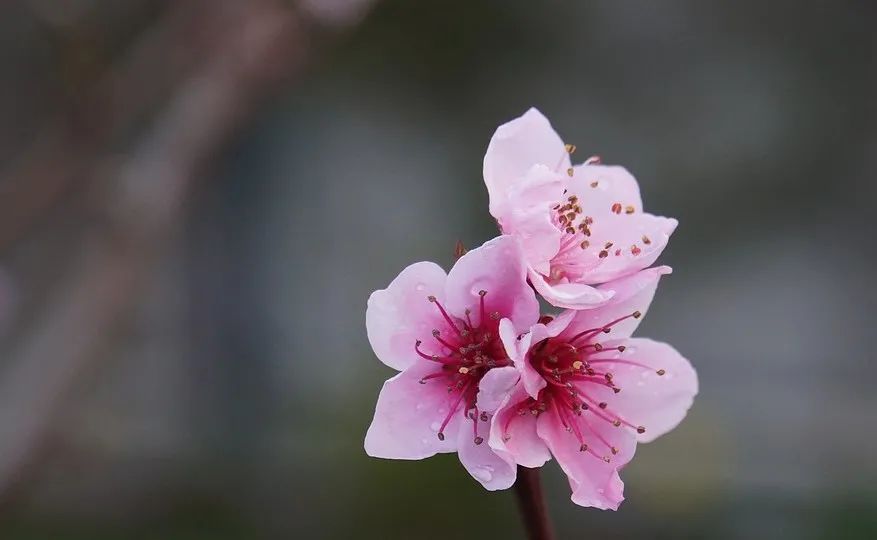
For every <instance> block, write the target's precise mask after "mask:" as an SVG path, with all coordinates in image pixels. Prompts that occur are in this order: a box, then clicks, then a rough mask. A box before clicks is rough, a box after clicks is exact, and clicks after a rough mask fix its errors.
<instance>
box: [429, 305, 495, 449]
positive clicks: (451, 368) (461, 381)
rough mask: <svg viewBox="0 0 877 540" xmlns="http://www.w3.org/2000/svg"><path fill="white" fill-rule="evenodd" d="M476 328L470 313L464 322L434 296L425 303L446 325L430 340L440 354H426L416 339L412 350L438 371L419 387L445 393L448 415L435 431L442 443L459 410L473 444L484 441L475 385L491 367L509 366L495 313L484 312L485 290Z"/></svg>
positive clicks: (483, 415) (483, 417) (485, 416)
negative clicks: (430, 386)
mask: <svg viewBox="0 0 877 540" xmlns="http://www.w3.org/2000/svg"><path fill="white" fill-rule="evenodd" d="M478 295H479V297H480V299H479V303H478V306H477V307H476V309H477V310H478V314H479V317H478V325H477V326H476V325H475V324H473V323H472V318H471V315H472V310H470V309H466V311H465V319H459V318H456V317H452V316H451V315H450V314H449V313H448V312H447V310H445V308H444V306H442V304H441V303H440V302H439V301H438V300H437V299H436V297H434V296H429V297H427V300H428V301H429V302H431V303H433V304H434V305H435V307H436V308H437V309H438V310H439V312H440V313H441V316H442V318H443V319H444V320H445V322H446V323H447V331H446V332H444V333H442V332H441V331H440V330H439V329H437V328H436V329H433V331H432V337H433V339H435V341H436V342H437V345H438V349H439V350H440V351H441V354H427V353H425V352H424V351H423V350H422V349H421V346H422V345H423V342H422V341H420V340H417V342H416V343H415V344H414V350H415V351H416V352H417V354H418V355H420V357H421V358H424V359H426V360H429V361H431V362H435V363H436V364H438V366H437V367H438V371H436V372H434V373H431V374H429V375H426V376H424V377H423V378H422V379H420V384H439V383H440V384H444V385H445V386H446V387H447V391H448V413H447V416H445V418H444V421H443V422H442V424H441V427H440V428H439V430H438V434H437V435H438V438H439V440H442V441H443V440H445V433H444V430H445V428H446V427H447V425H448V423H449V422H450V421H451V419H452V418H453V417H454V415H455V414H456V413H457V412H458V411H460V410H462V411H464V412H465V414H466V417H467V418H469V419H470V420H471V421H472V429H473V437H474V441H475V444H481V443H482V442H484V438H483V437H481V436H479V435H478V422H479V421H481V422H487V421H488V419H489V417H488V415H487V413H484V412H479V411H478V407H477V406H476V404H475V399H476V397H477V395H478V383H479V382H480V381H481V378H482V377H484V374H485V373H487V371H488V370H489V369H491V368H494V367H503V366H508V365H511V360H510V359H509V357H508V355H507V354H506V352H505V347H504V346H503V344H502V341H501V340H500V339H499V331H498V329H499V320H500V319H501V318H502V316H501V315H500V313H499V312H498V311H492V312H489V313H488V312H487V309H486V307H485V304H484V298H485V297H486V296H487V291H483V290H482V291H479V292H478Z"/></svg>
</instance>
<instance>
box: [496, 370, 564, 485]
mask: <svg viewBox="0 0 877 540" xmlns="http://www.w3.org/2000/svg"><path fill="white" fill-rule="evenodd" d="M528 400H529V396H528V394H527V392H526V391H525V390H524V388H523V387H522V386H520V385H519V386H517V387H515V389H514V390H513V392H512V393H511V394H510V395H509V396H508V398H507V400H506V402H505V403H504V404H503V405H502V407H500V408H499V410H497V412H496V414H494V415H493V418H491V420H490V439H489V443H490V447H491V448H493V450H494V451H495V452H496V453H498V454H500V455H507V456H509V457H510V458H511V459H512V460H513V461H514V462H515V463H517V464H518V465H521V466H524V467H530V468H534V467H541V466H542V465H544V464H545V463H546V462H547V461H548V460H550V459H551V453H550V452H549V451H548V447H547V446H545V443H544V442H543V441H542V439H540V438H539V436H538V435H537V434H536V417H535V416H533V415H532V414H529V413H527V414H524V415H520V414H518V406H519V405H521V404H522V403H525V402H527V401H528Z"/></svg>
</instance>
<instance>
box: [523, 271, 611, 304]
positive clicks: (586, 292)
mask: <svg viewBox="0 0 877 540" xmlns="http://www.w3.org/2000/svg"><path fill="white" fill-rule="evenodd" d="M529 275H530V283H532V284H533V287H534V288H535V289H536V290H537V291H538V292H539V294H541V295H542V296H543V297H544V298H545V300H547V301H548V303H549V304H551V305H552V306H556V307H561V308H567V309H590V308H593V307H596V306H599V305H602V304H605V303H606V302H607V301H608V300H609V299H610V298H612V295H613V294H614V293H613V292H612V291H611V290H604V289H599V288H597V287H592V286H590V285H585V284H584V283H555V284H551V283H548V281H546V280H545V277H544V276H543V275H542V274H539V273H538V272H535V271H530V274H529Z"/></svg>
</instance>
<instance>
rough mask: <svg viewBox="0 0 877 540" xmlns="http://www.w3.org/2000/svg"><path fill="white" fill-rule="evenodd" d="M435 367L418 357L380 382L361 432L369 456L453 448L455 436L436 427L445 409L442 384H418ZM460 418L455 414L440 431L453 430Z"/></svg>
mask: <svg viewBox="0 0 877 540" xmlns="http://www.w3.org/2000/svg"><path fill="white" fill-rule="evenodd" d="M437 371H439V365H438V364H435V363H433V362H429V361H428V360H419V361H417V362H416V363H415V364H414V365H412V366H410V367H409V368H408V369H406V370H405V371H403V372H402V373H399V374H398V375H396V376H395V377H393V378H392V379H390V380H388V381H386V382H385V383H384V386H383V388H382V389H381V393H380V395H379V396H378V403H377V406H376V407H375V416H374V419H373V420H372V423H371V426H369V428H368V432H367V433H366V436H365V451H366V453H367V454H368V455H370V456H372V457H379V458H388V459H423V458H427V457H430V456H432V455H435V454H437V453H443V452H453V451H455V450H456V449H457V440H456V438H455V437H454V436H453V435H451V436H446V437H445V440H444V441H441V440H439V438H438V435H437V433H438V431H439V428H440V427H441V424H442V422H443V421H444V419H445V417H446V416H447V413H448V402H449V397H448V393H447V391H446V389H445V385H443V384H440V383H437V382H433V383H427V384H420V379H421V378H422V377H424V376H425V375H428V374H430V373H435V372H437ZM462 421H463V413H462V411H459V414H455V415H454V417H453V418H452V419H451V420H450V422H449V423H448V425H447V427H445V430H444V432H445V433H450V434H454V433H456V432H457V430H458V429H459V428H458V424H460V423H462Z"/></svg>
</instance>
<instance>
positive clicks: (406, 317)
mask: <svg viewBox="0 0 877 540" xmlns="http://www.w3.org/2000/svg"><path fill="white" fill-rule="evenodd" d="M446 280H447V276H446V275H445V271H444V270H442V269H441V267H439V266H438V265H436V264H435V263H431V262H419V263H414V264H412V265H411V266H409V267H407V268H405V269H404V270H402V272H401V273H400V274H399V275H398V276H397V277H396V279H394V280H393V281H392V283H390V285H389V287H387V288H386V289H382V290H379V291H375V292H373V293H372V294H371V296H370V297H369V299H368V309H367V310H366V313H365V325H366V329H367V331H368V340H369V342H370V343H371V346H372V349H374V351H375V354H376V355H377V357H378V358H379V359H380V360H381V362H383V363H385V364H386V365H388V366H390V367H391V368H393V369H398V370H403V369H405V368H407V367H408V366H410V365H411V364H413V363H414V361H415V359H417V358H418V356H417V354H416V353H415V351H414V343H415V342H416V341H417V340H418V339H420V340H422V341H423V342H424V345H425V346H426V348H427V351H428V352H433V351H429V349H428V347H429V346H434V343H435V342H434V340H433V339H432V334H431V332H432V330H433V329H434V328H439V329H442V328H444V327H445V323H444V320H443V319H442V318H441V314H440V313H439V311H438V310H437V309H436V306H435V304H433V303H431V302H429V301H428V300H427V297H428V296H429V295H433V296H435V297H437V298H438V299H439V301H442V300H443V299H444V293H445V281H446ZM437 352H441V351H437Z"/></svg>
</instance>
